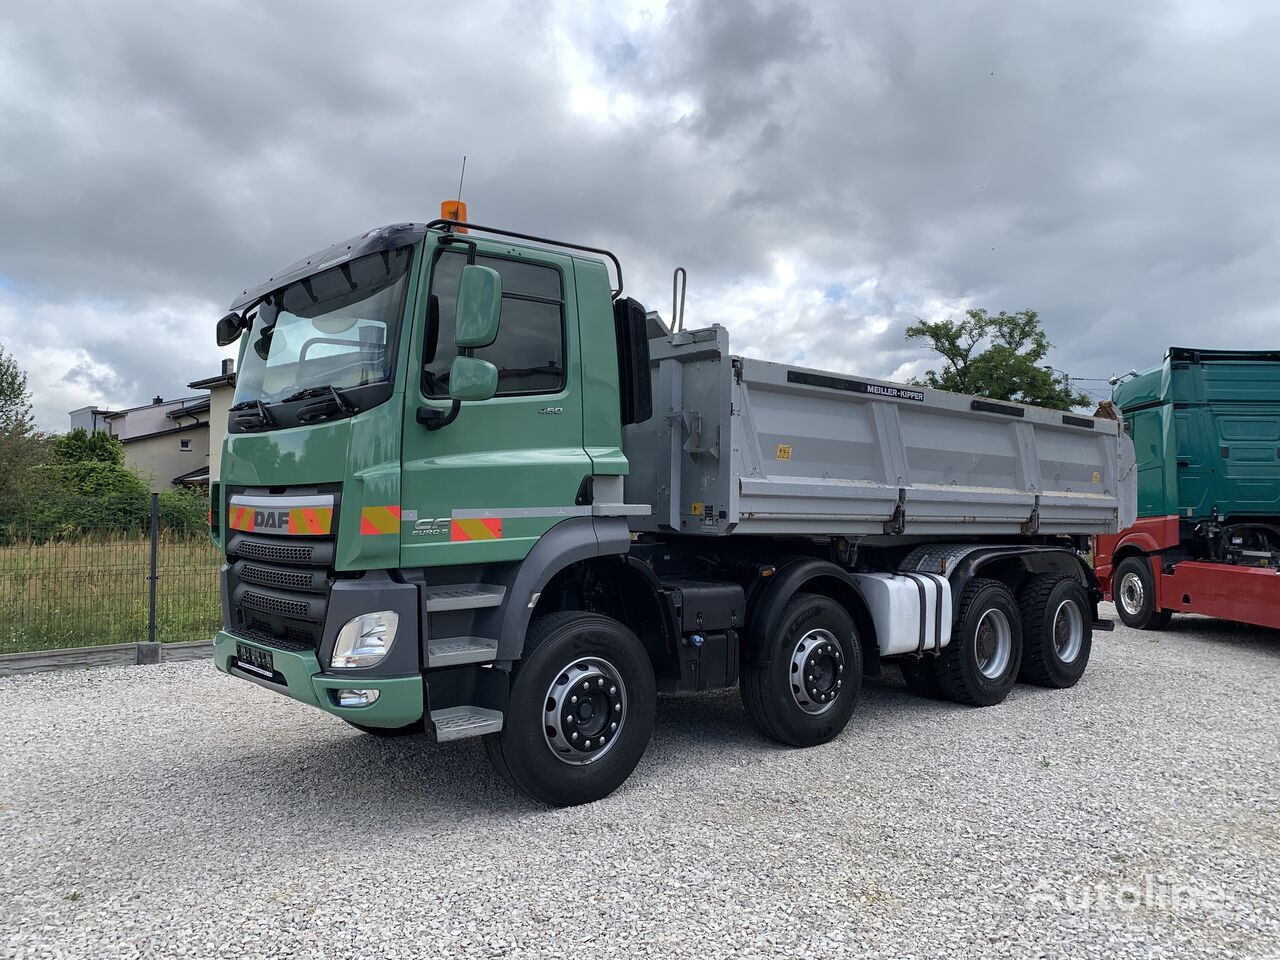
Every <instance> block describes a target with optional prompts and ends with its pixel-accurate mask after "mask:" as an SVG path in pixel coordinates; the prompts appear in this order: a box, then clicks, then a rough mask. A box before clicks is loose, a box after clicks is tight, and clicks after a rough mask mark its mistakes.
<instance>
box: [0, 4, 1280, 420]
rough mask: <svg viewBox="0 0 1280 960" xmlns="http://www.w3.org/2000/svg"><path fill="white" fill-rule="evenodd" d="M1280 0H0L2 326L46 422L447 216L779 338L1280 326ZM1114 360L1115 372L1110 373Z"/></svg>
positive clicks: (1244, 338) (1248, 335)
mask: <svg viewBox="0 0 1280 960" xmlns="http://www.w3.org/2000/svg"><path fill="white" fill-rule="evenodd" d="M1278 11H1280V8H1277V7H1276V6H1275V5H1274V4H1270V3H1264V2H1261V0H1258V2H1253V3H1244V2H1241V3H1216V2H1208V0H1205V2H1200V3H1192V2H1156V0H1126V2H1124V3H1116V2H1115V0H1107V2H1095V0H1074V2H1072V3H1069V4H1066V3H1058V2H1017V3H1013V2H1004V3H995V2H988V3H983V2H973V3H964V4H957V3H951V2H948V0H936V2H930V3H925V2H920V3H902V2H896V0H880V2H875V0H860V2H857V3H853V2H838V0H832V2H821V0H806V2H803V3H776V4H766V3H740V2H733V3H730V2H726V0H720V2H711V0H704V2H698V0H672V2H669V3H663V2H661V0H633V2H627V0H623V2H611V3H608V4H586V3H583V4H578V3H528V2H519V3H517V2H511V3H486V2H475V3H468V4H455V3H451V4H443V3H437V2H426V0H418V2H407V3H401V4H395V5H392V4H377V5H374V4H353V3H332V4H323V3H316V2H311V0H308V2H300V0H294V2H272V3H269V4H264V3H236V2H232V0H225V2H191V0H188V2H184V3H181V4H169V5H157V4H150V3H133V4H127V3H111V4H98V3H83V2H81V3H67V2H59V0H40V2H26V0H11V2H7V3H5V4H3V5H2V6H0V342H3V344H4V345H5V347H6V348H7V349H8V350H10V351H11V352H13V353H14V354H15V355H16V356H17V357H18V359H19V360H20V362H21V363H22V364H23V365H24V366H25V367H26V368H27V370H28V372H29V373H30V376H31V383H32V387H33V390H34V393H35V400H36V409H37V414H38V416H39V419H40V421H41V423H42V425H43V426H45V427H47V428H52V429H65V426H66V411H67V410H69V409H71V408H73V407H77V406H81V405H83V404H86V403H105V404H111V405H126V404H133V403H139V402H146V401H147V400H149V399H150V397H151V396H152V395H153V394H155V393H160V394H163V395H164V396H166V397H168V396H178V395H180V394H181V393H183V392H186V391H185V388H184V386H183V385H184V384H185V383H186V382H187V381H188V380H192V379H196V378H199V377H203V376H207V375H210V374H212V373H213V372H215V370H216V367H217V363H218V360H219V358H220V356H221V355H222V354H221V352H220V351H219V350H218V349H217V348H216V347H215V346H214V344H213V338H212V325H213V322H214V321H215V320H216V319H217V317H218V316H220V315H221V313H222V312H224V309H225V307H226V305H227V303H228V302H229V300H230V298H231V296H232V294H234V293H235V292H236V291H238V290H239V289H241V288H243V287H244V286H246V285H247V284H250V283H255V282H257V281H259V280H261V279H263V278H265V277H266V276H267V275H268V274H270V273H271V272H272V271H274V270H275V269H276V268H277V267H280V266H283V265H284V264H285V263H288V262H290V261H292V260H294V259H296V258H297V257H299V256H301V255H304V254H307V253H310V252H312V251H313V250H316V249H319V248H320V247H323V246H326V245H327V244H329V243H330V242H333V241H335V240H338V239H341V238H344V237H347V236H350V235H351V234H354V233H357V232H359V231H362V230H364V229H366V228H368V227H371V226H375V225H378V224H382V223H387V222H393V221H400V220H407V219H416V220H422V219H426V218H429V217H431V216H433V215H435V214H436V212H437V210H438V203H439V200H440V199H442V198H444V197H447V196H451V195H452V193H453V191H454V190H455V188H456V185H457V177H458V165H459V162H460V159H461V156H462V154H463V153H466V154H468V155H469V157H470V159H469V161H468V165H467V182H466V187H465V191H464V192H465V197H464V199H466V200H467V201H468V202H469V205H470V208H471V215H472V217H473V218H474V219H476V220H477V221H479V222H482V223H491V224H495V225H499V224H500V225H506V226H510V227H513V228H515V229H522V230H528V231H532V232H539V233H544V234H547V235H551V236H557V237H562V238H565V239H580V240H582V241H585V242H588V243H592V244H596V245H604V246H609V247H611V248H612V249H614V250H616V252H617V253H618V254H619V255H620V256H621V257H622V258H623V263H624V265H625V267H626V269H627V286H628V290H629V292H630V293H631V294H632V295H634V296H638V297H640V298H641V299H642V300H645V301H646V303H648V304H649V306H650V307H656V308H658V309H661V310H662V311H663V312H664V314H665V313H668V312H669V311H670V306H669V300H668V298H669V296H670V270H671V268H672V266H673V265H674V264H676V263H683V264H685V265H686V266H687V267H688V268H689V272H690V300H689V308H688V319H689V323H690V324H691V325H699V324H702V323H708V322H711V321H718V322H721V323H725V324H726V325H727V326H728V327H729V328H730V331H731V342H732V344H733V346H734V349H735V350H737V351H740V352H746V353H750V354H752V355H756V356H766V357H770V358H773V359H779V360H793V361H798V362H804V363H809V364H812V365H816V366H824V367H832V368H842V369H847V370H851V371H857V372H860V373H863V374H867V375H879V376H896V377H905V376H909V375H911V374H912V373H918V372H920V371H922V370H923V369H924V368H925V366H926V364H925V363H924V362H922V361H923V360H924V359H925V356H924V354H923V352H922V351H920V350H919V349H918V348H916V347H914V346H909V345H907V344H905V343H904V342H903V339H902V330H903V328H904V327H905V326H906V324H907V323H909V322H910V321H911V319H912V318H913V317H916V316H930V317H933V316H945V315H948V314H954V313H957V312H959V311H961V310H963V309H964V308H965V307H967V306H983V307H988V308H990V309H992V310H999V309H1008V310H1017V309H1021V308H1024V307H1032V308H1034V309H1037V310H1039V311H1040V313H1041V315H1042V317H1043V319H1044V321H1045V325H1046V327H1047V329H1048V331H1049V335H1050V339H1051V340H1052V341H1053V342H1054V343H1055V344H1056V345H1057V350H1056V351H1055V354H1054V355H1053V357H1052V358H1051V359H1052V361H1053V363H1054V365H1055V366H1056V367H1058V368H1060V369H1064V370H1067V371H1069V372H1071V373H1072V374H1075V375H1077V376H1088V377H1101V376H1106V375H1107V374H1110V373H1112V372H1120V371H1124V370H1127V369H1129V368H1130V367H1133V366H1138V367H1141V366H1145V365H1149V364H1151V363H1154V362H1156V361H1157V360H1158V359H1159V357H1160V356H1161V355H1162V353H1163V348H1164V347H1166V346H1168V345H1170V344H1178V345H1186V346H1218V347H1222V346H1236V347H1255V348H1259V347H1276V346H1280V344H1278V343H1277V333H1276V329H1277V323H1276V322H1277V314H1278V313H1280V311H1278V309H1277V303H1278V302H1280V256H1278V255H1280V236H1278V234H1280V226H1278V225H1280V97H1278V96H1277V93H1276V91H1277V90H1278V89H1280V12H1278ZM1088 386H1090V387H1093V388H1095V389H1097V388H1100V387H1103V386H1104V385H1101V384H1096V383H1094V384H1088Z"/></svg>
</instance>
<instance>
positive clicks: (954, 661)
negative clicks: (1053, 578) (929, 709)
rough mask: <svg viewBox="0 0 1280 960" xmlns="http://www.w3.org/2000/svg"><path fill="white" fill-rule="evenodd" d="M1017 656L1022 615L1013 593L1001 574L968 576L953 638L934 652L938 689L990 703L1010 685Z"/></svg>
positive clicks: (963, 700)
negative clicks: (993, 577) (998, 576)
mask: <svg viewBox="0 0 1280 960" xmlns="http://www.w3.org/2000/svg"><path fill="white" fill-rule="evenodd" d="M1021 661H1022V621H1021V617H1020V616H1019V613H1018V604H1017V603H1016V602H1015V601H1014V599H1013V593H1012V592H1011V591H1010V590H1009V588H1008V587H1006V586H1005V585H1004V584H1003V583H1001V582H1000V581H999V580H979V579H974V580H970V581H969V583H968V584H967V585H966V586H965V588H964V591H963V592H962V593H961V594H960V602H959V604H958V605H957V614H956V628H955V630H954V632H953V633H952V636H951V642H950V643H949V644H947V645H946V646H945V647H943V648H942V653H941V654H939V656H938V685H939V686H940V687H941V688H942V692H943V693H944V694H946V696H947V698H948V699H949V700H954V701H955V702H956V703H967V704H969V705H970V706H973V707H990V706H994V705H995V704H997V703H999V702H1000V701H1002V700H1003V699H1004V698H1005V697H1007V696H1008V695H1009V691H1010V690H1012V689H1013V684H1014V682H1015V681H1016V680H1017V679H1018V667H1019V665H1020V664H1021Z"/></svg>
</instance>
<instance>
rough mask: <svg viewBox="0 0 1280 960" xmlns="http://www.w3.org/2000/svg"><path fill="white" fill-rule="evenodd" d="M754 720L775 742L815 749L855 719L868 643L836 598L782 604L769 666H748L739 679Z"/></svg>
mask: <svg viewBox="0 0 1280 960" xmlns="http://www.w3.org/2000/svg"><path fill="white" fill-rule="evenodd" d="M739 689H740V692H741V694H742V703H743V706H745V707H746V708H747V716H748V717H750V718H751V723H752V724H753V725H754V726H755V728H756V729H757V730H759V731H760V732H761V733H762V734H764V735H765V736H766V737H768V738H769V739H770V740H776V741H777V742H778V743H783V744H786V745H787V746H791V747H812V746H816V745H817V744H820V743H826V742H827V741H828V740H831V739H833V738H834V737H835V736H837V735H838V734H839V733H840V731H841V730H843V729H844V728H845V726H846V725H847V724H848V723H849V718H850V717H851V716H852V715H853V709H854V707H856V706H857V705H858V695H859V693H860V692H861V690H862V644H861V643H860V642H859V640H858V630H857V628H856V627H855V626H854V625H853V620H852V618H851V617H850V616H849V614H848V613H847V612H846V611H845V609H844V607H842V606H840V605H839V604H838V603H836V602H835V601H834V600H831V599H829V598H828V597H823V596H819V595H817V594H813V593H798V594H796V595H795V596H794V597H792V599H791V601H790V602H789V603H788V604H787V605H786V607H784V608H783V611H782V615H781V616H780V617H779V619H778V624H777V630H776V633H775V636H774V639H773V642H772V644H771V645H770V649H769V662H768V663H767V664H752V663H748V664H744V666H743V668H742V680H741V682H740V683H739Z"/></svg>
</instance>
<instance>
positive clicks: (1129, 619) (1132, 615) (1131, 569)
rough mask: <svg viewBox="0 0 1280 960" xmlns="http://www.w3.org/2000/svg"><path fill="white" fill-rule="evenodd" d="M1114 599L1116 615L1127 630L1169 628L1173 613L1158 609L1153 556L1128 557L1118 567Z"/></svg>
mask: <svg viewBox="0 0 1280 960" xmlns="http://www.w3.org/2000/svg"><path fill="white" fill-rule="evenodd" d="M1112 596H1114V597H1115V599H1116V613H1118V614H1120V619H1121V621H1122V622H1123V623H1124V625H1125V626H1126V627H1133V628H1134V629H1137V630H1160V629H1163V628H1164V627H1167V626H1168V625H1169V618H1170V617H1172V616H1173V612H1172V611H1170V610H1157V609H1156V584H1155V575H1154V574H1153V573H1152V572H1151V559H1150V558H1149V557H1145V556H1140V557H1125V558H1124V559H1123V560H1121V561H1120V565H1119V566H1118V567H1116V572H1115V585H1114V586H1113V588H1112Z"/></svg>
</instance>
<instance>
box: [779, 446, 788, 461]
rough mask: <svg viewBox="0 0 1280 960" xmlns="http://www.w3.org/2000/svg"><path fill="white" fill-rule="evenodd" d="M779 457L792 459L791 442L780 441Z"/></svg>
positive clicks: (780, 458)
mask: <svg viewBox="0 0 1280 960" xmlns="http://www.w3.org/2000/svg"><path fill="white" fill-rule="evenodd" d="M777 459H779V460H790V459H791V444H789V443H780V444H778V457H777Z"/></svg>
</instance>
